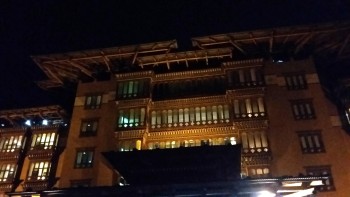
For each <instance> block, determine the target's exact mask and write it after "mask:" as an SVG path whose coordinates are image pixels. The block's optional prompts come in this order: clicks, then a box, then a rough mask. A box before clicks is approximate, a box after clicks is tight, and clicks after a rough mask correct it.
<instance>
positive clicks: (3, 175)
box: [0, 163, 18, 183]
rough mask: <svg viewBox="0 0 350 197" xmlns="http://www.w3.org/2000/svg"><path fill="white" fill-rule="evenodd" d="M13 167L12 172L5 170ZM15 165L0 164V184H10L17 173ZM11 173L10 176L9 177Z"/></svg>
mask: <svg viewBox="0 0 350 197" xmlns="http://www.w3.org/2000/svg"><path fill="white" fill-rule="evenodd" d="M8 167H9V168H11V167H13V170H11V169H7V168H8ZM17 167H18V166H17V164H16V163H2V164H0V183H7V182H12V181H13V180H14V178H15V176H16V173H17ZM11 172H12V175H11V176H10V174H11Z"/></svg>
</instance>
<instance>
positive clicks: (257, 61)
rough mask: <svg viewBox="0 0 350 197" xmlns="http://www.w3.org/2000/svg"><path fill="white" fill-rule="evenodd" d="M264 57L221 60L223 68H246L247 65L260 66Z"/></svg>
mask: <svg viewBox="0 0 350 197" xmlns="http://www.w3.org/2000/svg"><path fill="white" fill-rule="evenodd" d="M263 63H264V59H262V58H260V59H249V60H240V61H230V62H223V63H222V68H223V69H225V70H226V69H239V68H247V67H260V66H263Z"/></svg>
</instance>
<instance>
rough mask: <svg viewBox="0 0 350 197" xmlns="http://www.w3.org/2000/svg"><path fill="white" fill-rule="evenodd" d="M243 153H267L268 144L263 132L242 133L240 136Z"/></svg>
mask: <svg viewBox="0 0 350 197" xmlns="http://www.w3.org/2000/svg"><path fill="white" fill-rule="evenodd" d="M241 138H242V148H243V152H244V153H260V152H268V151H269V148H268V143H267V137H266V133H265V132H261V131H258V132H243V133H242V134H241Z"/></svg>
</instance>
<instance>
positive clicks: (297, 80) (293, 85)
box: [284, 74, 307, 90]
mask: <svg viewBox="0 0 350 197" xmlns="http://www.w3.org/2000/svg"><path fill="white" fill-rule="evenodd" d="M284 79H285V81H286V85H287V89H288V90H300V89H306V88H307V83H306V79H305V75H304V74H286V75H285V76H284Z"/></svg>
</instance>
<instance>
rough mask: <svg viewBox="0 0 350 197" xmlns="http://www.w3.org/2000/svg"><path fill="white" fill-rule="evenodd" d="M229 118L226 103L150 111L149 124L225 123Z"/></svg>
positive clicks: (179, 125)
mask: <svg viewBox="0 0 350 197" xmlns="http://www.w3.org/2000/svg"><path fill="white" fill-rule="evenodd" d="M229 120H230V113H229V107H228V105H213V106H201V107H199V106H198V107H188V108H180V109H168V110H166V109H164V110H154V111H152V112H151V125H152V128H153V129H154V128H161V127H183V126H198V125H205V124H218V123H227V122H229Z"/></svg>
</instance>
